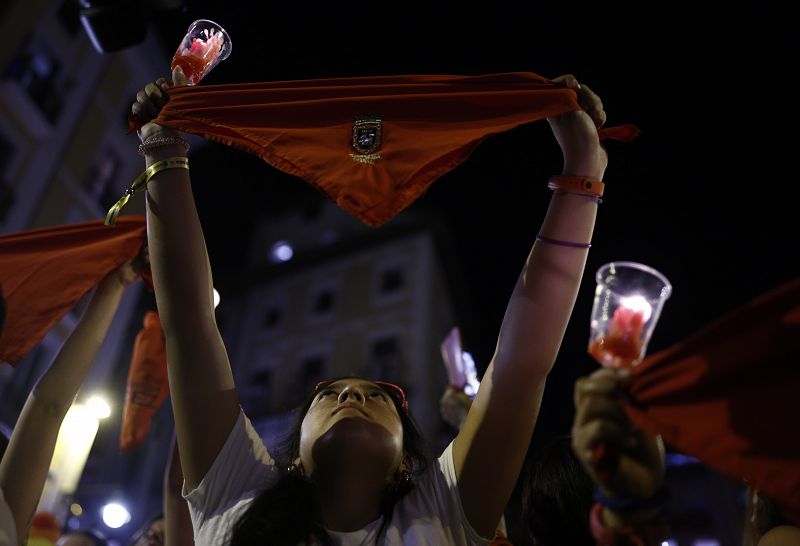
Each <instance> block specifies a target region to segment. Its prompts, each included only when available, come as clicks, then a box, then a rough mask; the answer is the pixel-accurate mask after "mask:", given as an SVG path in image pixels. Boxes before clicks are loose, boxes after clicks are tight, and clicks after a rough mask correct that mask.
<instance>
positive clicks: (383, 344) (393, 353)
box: [367, 336, 403, 381]
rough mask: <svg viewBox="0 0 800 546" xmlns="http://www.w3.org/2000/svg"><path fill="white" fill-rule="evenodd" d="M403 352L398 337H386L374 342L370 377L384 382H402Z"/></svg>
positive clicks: (369, 365) (371, 348)
mask: <svg viewBox="0 0 800 546" xmlns="http://www.w3.org/2000/svg"><path fill="white" fill-rule="evenodd" d="M402 365H403V362H402V351H401V348H400V340H399V339H398V338H397V337H396V336H385V337H381V338H378V339H376V340H374V341H373V342H372V344H371V346H370V350H369V364H368V368H369V369H368V371H367V373H368V376H369V377H370V378H372V379H381V380H384V381H400V375H401V374H400V370H402Z"/></svg>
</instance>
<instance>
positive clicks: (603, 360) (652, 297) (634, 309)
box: [589, 262, 672, 368]
mask: <svg viewBox="0 0 800 546" xmlns="http://www.w3.org/2000/svg"><path fill="white" fill-rule="evenodd" d="M596 279H597V289H596V290H595V294H594V306H593V307H592V318H591V335H590V339H589V353H590V354H591V355H592V356H593V357H594V358H595V359H596V360H597V361H598V362H599V363H600V364H602V365H603V366H611V367H623V368H632V367H634V366H636V365H637V364H639V363H640V362H641V361H642V359H643V358H644V355H645V352H646V351H647V344H648V343H649V342H650V337H651V336H652V335H653V328H655V325H656V322H658V317H659V316H660V315H661V309H662V308H663V306H664V302H665V301H667V299H668V298H669V296H670V294H671V293H672V285H671V284H670V282H669V281H668V280H667V278H666V277H665V276H664V275H662V274H661V273H659V272H658V271H656V270H655V269H653V268H652V267H649V266H646V265H643V264H640V263H636V262H611V263H608V264H606V265H604V266H602V267H601V268H600V269H599V270H598V271H597V275H596Z"/></svg>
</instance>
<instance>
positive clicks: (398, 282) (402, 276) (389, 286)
mask: <svg viewBox="0 0 800 546" xmlns="http://www.w3.org/2000/svg"><path fill="white" fill-rule="evenodd" d="M405 285H406V271H405V268H403V267H400V266H398V267H392V268H389V269H386V270H385V271H383V273H381V282H380V292H381V294H392V293H394V292H399V291H400V290H402V289H403V288H405Z"/></svg>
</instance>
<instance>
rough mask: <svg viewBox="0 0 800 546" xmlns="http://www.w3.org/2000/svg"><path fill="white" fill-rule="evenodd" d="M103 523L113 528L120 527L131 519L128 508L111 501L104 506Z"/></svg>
mask: <svg viewBox="0 0 800 546" xmlns="http://www.w3.org/2000/svg"><path fill="white" fill-rule="evenodd" d="M102 514H103V523H105V524H106V525H107V526H108V527H111V528H112V529H119V528H120V527H122V526H123V525H125V524H126V523H128V522H129V521H130V520H131V513H130V512H128V509H127V508H125V507H124V506H122V505H121V504H119V503H117V502H110V503H108V504H106V505H105V506H103V512H102Z"/></svg>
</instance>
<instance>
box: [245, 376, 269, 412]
mask: <svg viewBox="0 0 800 546" xmlns="http://www.w3.org/2000/svg"><path fill="white" fill-rule="evenodd" d="M271 385H272V370H260V371H258V372H256V373H254V374H253V375H251V376H250V379H249V380H248V382H247V386H246V389H245V392H246V393H247V394H246V396H245V400H244V402H245V405H246V410H247V414H248V415H249V416H250V417H251V418H253V419H258V418H260V417H264V416H265V415H268V414H269V413H270V410H271V409H272V407H271V402H272V396H271V393H270V386H271Z"/></svg>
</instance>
